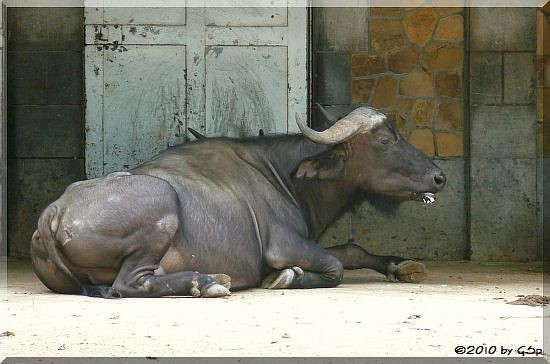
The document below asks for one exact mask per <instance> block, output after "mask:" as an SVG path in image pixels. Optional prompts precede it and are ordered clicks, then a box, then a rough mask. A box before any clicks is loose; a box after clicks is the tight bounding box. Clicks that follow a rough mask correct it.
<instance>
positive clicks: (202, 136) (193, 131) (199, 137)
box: [187, 128, 206, 139]
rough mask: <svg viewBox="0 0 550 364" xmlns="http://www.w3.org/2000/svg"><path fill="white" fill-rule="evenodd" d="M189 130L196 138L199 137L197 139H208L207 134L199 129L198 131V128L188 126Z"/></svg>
mask: <svg viewBox="0 0 550 364" xmlns="http://www.w3.org/2000/svg"><path fill="white" fill-rule="evenodd" d="M187 130H189V132H190V133H191V134H193V136H194V137H195V138H197V139H206V136H205V135H203V134H201V133H199V132H198V131H196V130H195V129H193V128H187Z"/></svg>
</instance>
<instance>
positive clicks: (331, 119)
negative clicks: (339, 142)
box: [315, 102, 338, 124]
mask: <svg viewBox="0 0 550 364" xmlns="http://www.w3.org/2000/svg"><path fill="white" fill-rule="evenodd" d="M315 105H317V107H318V108H319V110H321V114H323V116H324V117H325V119H327V121H328V122H329V123H330V124H334V123H335V122H337V121H338V118H337V117H335V116H334V115H332V114H331V113H330V112H328V110H327V109H325V108H324V107H323V106H322V105H321V104H320V103H318V102H317V103H315Z"/></svg>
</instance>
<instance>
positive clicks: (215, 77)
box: [206, 46, 287, 137]
mask: <svg viewBox="0 0 550 364" xmlns="http://www.w3.org/2000/svg"><path fill="white" fill-rule="evenodd" d="M286 59H287V53H286V48H285V47H231V46H225V47H211V48H207V53H206V70H207V71H206V127H207V129H206V131H207V134H208V135H216V136H217V135H225V136H241V137H242V136H246V135H257V134H258V130H259V129H263V130H264V132H266V133H273V132H280V133H284V132H286V129H287V91H286V84H287V69H286Z"/></svg>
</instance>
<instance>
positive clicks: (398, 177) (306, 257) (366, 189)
mask: <svg viewBox="0 0 550 364" xmlns="http://www.w3.org/2000/svg"><path fill="white" fill-rule="evenodd" d="M298 124H299V126H300V128H301V129H302V131H303V133H304V135H306V137H304V136H302V135H280V136H263V137H256V138H249V139H229V138H212V139H201V140H198V141H196V142H192V143H187V144H184V145H180V146H178V147H174V148H171V149H169V150H167V151H165V152H163V153H161V154H159V155H158V156H156V157H154V158H153V159H152V160H151V161H149V162H146V163H144V164H143V165H141V166H139V167H137V168H135V169H133V170H131V171H129V172H120V173H113V174H110V175H108V176H105V177H103V178H97V179H93V180H88V181H82V182H77V183H74V184H72V185H70V186H69V187H68V188H67V189H66V191H65V192H64V193H63V195H62V196H61V197H60V198H59V199H58V200H57V201H55V202H53V203H52V204H51V205H50V206H48V207H47V208H46V210H45V211H44V212H43V214H42V216H41V217H40V220H39V222H38V228H37V231H36V232H35V234H34V235H33V238H32V244H31V256H32V261H33V265H34V269H35V272H36V274H37V275H38V277H39V278H40V279H41V280H42V282H43V283H44V284H45V285H46V286H47V287H49V288H50V289H52V290H53V291H56V292H61V293H75V294H85V295H90V296H100V297H145V296H148V297H152V296H165V295H193V296H203V297H217V296H224V295H227V294H229V291H228V288H229V287H230V286H231V287H232V289H235V290H238V289H245V288H250V287H257V286H260V285H261V286H263V287H266V288H314V287H333V286H336V285H338V284H339V283H340V282H341V279H342V275H343V269H344V268H346V269H355V268H365V267H366V268H372V269H375V270H377V271H379V272H381V273H383V274H385V275H387V276H388V278H390V279H391V280H394V281H396V280H400V281H407V282H419V281H421V280H423V279H424V277H425V271H424V266H423V265H422V264H421V263H418V262H414V261H411V260H406V259H404V258H401V257H394V256H375V255H371V254H369V253H367V252H366V251H365V250H363V249H362V248H361V247H359V246H357V245H353V244H344V245H340V246H337V247H332V248H329V249H323V248H322V247H320V246H319V245H318V244H317V243H316V242H315V241H316V240H317V239H318V238H319V236H320V235H321V234H322V233H323V231H324V230H325V229H326V228H327V227H328V226H329V225H330V224H331V223H332V222H333V221H334V220H335V219H337V218H338V216H339V215H341V214H342V213H343V212H345V211H346V210H349V209H350V208H352V207H353V205H354V204H357V203H359V202H361V201H363V200H365V199H367V198H369V196H383V197H384V198H386V199H390V200H394V201H404V200H411V199H412V200H419V201H424V202H425V203H431V202H433V200H434V195H433V194H434V193H436V192H438V191H440V190H441V189H442V188H443V186H444V184H445V177H444V175H443V173H442V172H441V170H440V169H439V168H438V167H437V166H435V165H434V164H433V163H432V161H431V160H430V159H428V158H427V157H426V156H424V155H423V154H422V153H420V152H419V151H418V150H416V149H414V148H413V147H412V146H410V145H409V144H408V143H407V142H406V141H405V140H404V139H402V138H401V136H400V135H399V133H398V132H397V131H396V128H395V125H394V122H393V120H391V119H390V118H389V117H388V116H387V115H386V114H383V113H380V112H378V111H376V110H374V109H371V108H359V109H357V110H355V111H354V112H352V113H350V114H349V115H348V116H346V117H345V118H343V119H340V120H339V121H337V122H336V123H335V124H334V125H333V126H332V127H331V128H330V129H329V130H327V131H324V132H316V131H313V130H311V129H309V128H308V127H307V126H305V124H303V123H302V122H300V121H298ZM312 140H313V141H312ZM197 272H198V273H197ZM229 277H231V278H229Z"/></svg>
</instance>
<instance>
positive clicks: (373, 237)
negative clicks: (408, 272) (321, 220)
mask: <svg viewBox="0 0 550 364" xmlns="http://www.w3.org/2000/svg"><path fill="white" fill-rule="evenodd" d="M435 162H436V164H438V165H439V167H441V169H442V170H443V171H444V173H445V175H446V176H447V186H446V187H445V189H444V190H443V191H442V192H441V193H439V194H437V196H436V202H435V203H434V204H433V205H431V206H427V205H422V204H421V203H419V202H415V201H406V202H403V203H402V204H401V205H400V206H399V207H398V209H397V210H396V211H395V212H394V213H390V214H388V213H385V212H381V211H380V210H378V209H376V208H375V207H373V206H372V205H371V204H370V203H369V202H365V203H363V204H362V205H360V206H359V207H358V209H357V211H356V212H355V213H353V214H351V231H350V216H349V215H345V216H344V217H342V218H341V219H339V220H338V221H337V222H336V223H335V224H334V226H333V227H332V228H331V229H329V230H327V232H326V233H325V234H324V235H323V237H322V241H323V242H324V244H325V246H329V245H337V244H342V243H346V242H347V241H351V242H354V243H356V244H359V245H361V246H362V247H363V248H365V249H367V250H368V251H370V252H372V253H374V254H384V255H399V256H405V257H408V258H412V259H426V260H461V259H464V255H465V250H466V243H465V242H466V238H465V234H466V217H465V210H464V206H465V205H464V198H465V195H464V162H463V160H462V159H460V158H456V159H453V160H436V161H435ZM335 232H336V233H335Z"/></svg>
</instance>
